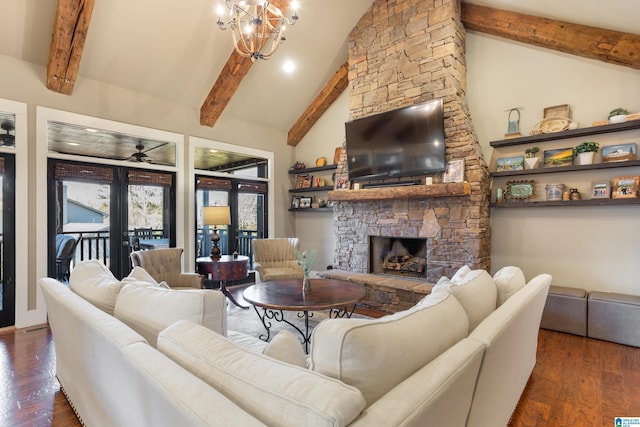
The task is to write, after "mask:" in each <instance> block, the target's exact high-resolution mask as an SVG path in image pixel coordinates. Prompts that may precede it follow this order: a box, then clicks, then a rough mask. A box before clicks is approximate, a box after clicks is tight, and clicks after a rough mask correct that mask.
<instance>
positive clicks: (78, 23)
mask: <svg viewBox="0 0 640 427" xmlns="http://www.w3.org/2000/svg"><path fill="white" fill-rule="evenodd" d="M94 3H95V0H58V12H57V14H56V21H55V24H54V27H53V35H52V38H51V49H50V50H49V62H48V63H47V88H49V89H51V90H52V91H55V92H60V93H62V94H65V95H71V93H72V92H73V86H74V85H75V83H76V79H77V78H78V70H79V68H80V60H81V59H82V51H83V50H84V43H85V41H86V39H87V32H88V31H89V23H90V22H91V14H92V13H93V6H94Z"/></svg>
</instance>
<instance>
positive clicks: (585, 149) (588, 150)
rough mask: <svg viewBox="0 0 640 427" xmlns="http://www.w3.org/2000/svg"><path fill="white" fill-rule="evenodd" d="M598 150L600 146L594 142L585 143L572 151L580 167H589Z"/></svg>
mask: <svg viewBox="0 0 640 427" xmlns="http://www.w3.org/2000/svg"><path fill="white" fill-rule="evenodd" d="M599 149H600V144H598V143H597V142H594V141H585V142H583V143H581V144H578V146H577V147H576V148H575V149H574V153H575V155H576V157H578V158H579V159H580V164H581V165H590V164H592V163H593V156H594V155H595V153H597V152H598V150H599Z"/></svg>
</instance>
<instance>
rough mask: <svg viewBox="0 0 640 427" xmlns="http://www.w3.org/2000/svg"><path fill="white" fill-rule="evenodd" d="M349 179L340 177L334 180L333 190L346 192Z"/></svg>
mask: <svg viewBox="0 0 640 427" xmlns="http://www.w3.org/2000/svg"><path fill="white" fill-rule="evenodd" d="M349 185H350V184H349V178H347V177H346V176H343V177H340V178H338V179H336V183H335V186H334V189H335V190H348V189H349Z"/></svg>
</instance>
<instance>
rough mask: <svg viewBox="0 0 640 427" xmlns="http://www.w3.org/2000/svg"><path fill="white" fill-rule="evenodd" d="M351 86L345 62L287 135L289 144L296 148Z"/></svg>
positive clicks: (347, 65)
mask: <svg viewBox="0 0 640 427" xmlns="http://www.w3.org/2000/svg"><path fill="white" fill-rule="evenodd" d="M347 86H349V64H348V62H345V63H344V64H342V65H341V66H340V68H338V71H336V72H335V74H334V75H333V77H331V79H330V80H329V81H328V82H327V84H326V85H325V86H324V88H322V90H321V91H320V93H319V94H318V96H316V97H315V99H314V100H313V101H312V102H311V104H309V106H308V107H307V109H306V110H305V111H304V113H302V115H301V116H300V117H298V120H296V122H295V123H294V124H293V126H292V127H291V129H289V133H288V135H287V144H289V145H291V146H294V147H295V146H296V145H298V143H299V142H300V141H301V140H302V138H304V136H305V135H306V134H307V132H309V130H310V129H311V128H312V127H313V125H314V124H316V122H317V121H318V120H319V119H320V117H322V115H323V114H324V113H325V111H327V110H328V109H329V107H330V106H331V104H333V103H334V101H335V100H336V99H338V97H339V96H340V94H341V93H342V92H344V90H345V89H346V88H347Z"/></svg>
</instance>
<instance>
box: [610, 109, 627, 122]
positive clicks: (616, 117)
mask: <svg viewBox="0 0 640 427" xmlns="http://www.w3.org/2000/svg"><path fill="white" fill-rule="evenodd" d="M627 114H629V111H627V110H625V109H624V108H616V109H615V110H611V111H610V112H609V123H624V122H626V121H627Z"/></svg>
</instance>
